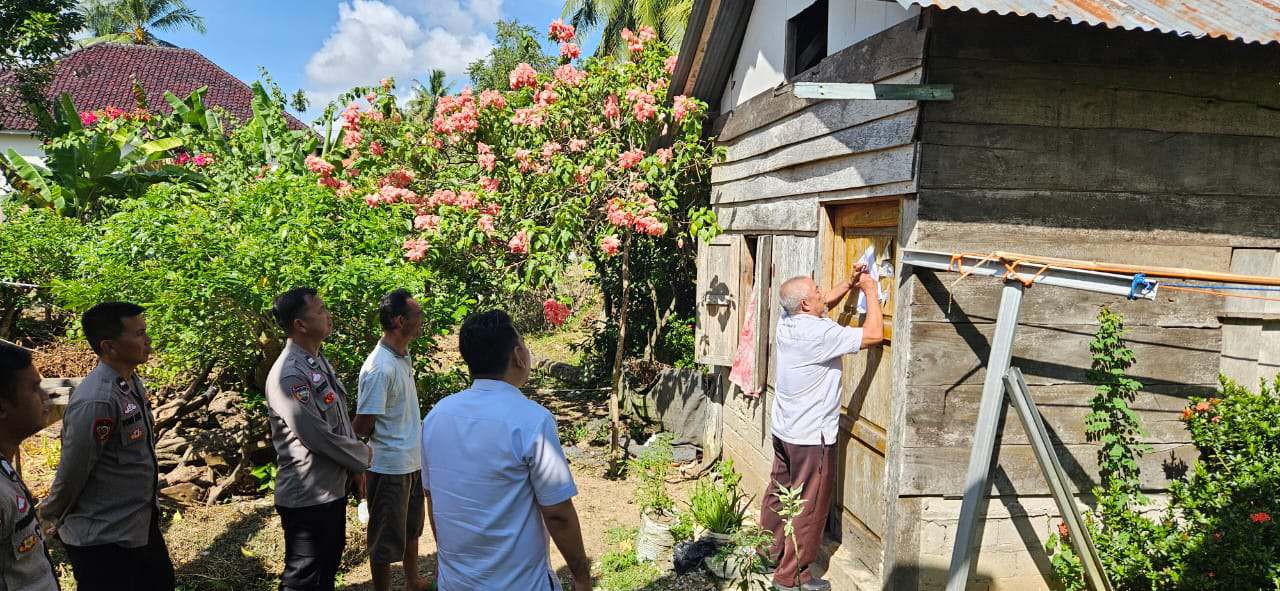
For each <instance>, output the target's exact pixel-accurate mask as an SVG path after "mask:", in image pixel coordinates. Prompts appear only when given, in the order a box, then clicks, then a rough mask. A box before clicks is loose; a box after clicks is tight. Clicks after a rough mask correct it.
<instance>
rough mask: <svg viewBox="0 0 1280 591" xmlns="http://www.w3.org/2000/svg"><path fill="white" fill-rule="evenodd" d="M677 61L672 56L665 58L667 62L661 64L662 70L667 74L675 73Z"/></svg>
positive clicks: (676, 58) (675, 57)
mask: <svg viewBox="0 0 1280 591" xmlns="http://www.w3.org/2000/svg"><path fill="white" fill-rule="evenodd" d="M677 61H679V59H678V57H677V56H674V55H672V56H670V57H668V58H667V61H665V62H663V63H662V68H663V69H664V70H666V71H667V73H668V74H674V73H675V72H676V62H677Z"/></svg>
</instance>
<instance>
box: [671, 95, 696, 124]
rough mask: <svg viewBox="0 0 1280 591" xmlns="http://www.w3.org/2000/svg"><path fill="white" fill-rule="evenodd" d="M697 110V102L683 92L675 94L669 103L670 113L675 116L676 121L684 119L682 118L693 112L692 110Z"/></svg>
mask: <svg viewBox="0 0 1280 591" xmlns="http://www.w3.org/2000/svg"><path fill="white" fill-rule="evenodd" d="M697 110H698V104H697V103H695V102H694V101H693V99H691V98H689V97H687V96H685V95H683V94H682V95H679V96H677V97H676V98H675V99H674V100H673V101H672V103H671V115H672V116H673V117H674V118H675V120H676V121H682V120H684V118H685V117H686V116H688V115H689V113H693V112H694V111H697Z"/></svg>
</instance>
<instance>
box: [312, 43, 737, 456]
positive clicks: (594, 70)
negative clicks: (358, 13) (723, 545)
mask: <svg viewBox="0 0 1280 591" xmlns="http://www.w3.org/2000/svg"><path fill="white" fill-rule="evenodd" d="M549 36H550V37H551V38H552V39H553V40H555V41H558V42H560V44H561V50H560V54H561V58H560V61H561V64H560V66H559V67H558V68H556V70H555V71H554V73H552V74H547V75H540V74H538V73H537V72H536V71H535V70H534V69H533V68H532V67H530V66H528V65H527V64H520V65H518V66H517V67H515V68H514V69H513V70H512V71H511V72H510V75H509V80H508V81H509V86H510V88H509V90H504V91H496V90H486V91H484V92H481V93H479V94H475V93H472V92H471V91H470V90H469V89H464V90H463V91H462V92H461V93H460V94H458V95H456V96H445V97H441V98H440V100H439V102H438V103H437V105H436V108H435V113H434V117H433V118H432V120H431V121H430V124H429V125H419V124H416V123H414V118H412V117H408V116H407V113H405V112H404V111H403V110H402V109H401V108H400V107H399V105H397V103H396V101H395V98H394V96H393V95H392V91H393V90H394V82H393V81H391V80H385V81H383V83H382V85H380V86H379V87H376V88H368V89H357V90H356V91H355V92H354V93H353V94H351V95H348V96H347V97H344V99H345V100H350V99H357V100H354V101H352V102H350V103H349V104H347V106H346V108H345V109H344V110H342V111H341V114H340V115H339V117H338V122H337V125H338V127H339V128H340V131H339V132H338V133H336V134H335V135H334V139H333V141H332V142H331V145H329V146H326V148H325V151H324V153H323V155H322V156H320V157H312V158H310V159H308V161H307V166H308V168H309V169H310V170H311V171H312V172H314V173H315V174H316V175H317V177H318V178H317V182H318V183H320V184H322V185H325V186H328V187H331V188H333V189H334V190H335V191H338V192H340V193H341V194H346V195H350V196H351V198H352V199H362V200H364V201H365V202H366V203H368V205H369V206H370V207H378V208H385V209H386V210H387V214H388V219H389V220H392V221H393V222H394V223H403V224H404V225H405V226H404V227H405V233H406V236H405V242H404V256H405V257H406V258H407V259H409V260H411V261H419V262H422V263H423V264H433V265H436V266H439V267H442V268H453V269H455V270H457V271H458V272H461V273H465V274H466V275H467V276H469V277H473V278H476V284H477V285H478V286H480V287H481V288H482V289H483V286H484V285H485V284H486V283H488V284H489V285H501V286H502V287H504V288H506V289H528V288H539V289H547V288H554V286H555V285H556V279H557V277H558V276H559V275H560V274H561V273H562V272H563V271H565V270H566V269H568V268H570V267H571V266H573V265H575V264H582V263H583V262H586V261H595V262H597V264H596V265H595V268H596V270H597V272H603V269H602V268H601V267H602V266H603V265H602V264H599V263H601V262H602V261H605V262H607V259H609V258H611V257H620V258H621V261H620V262H621V278H622V284H623V287H622V292H621V298H620V303H619V306H618V314H617V322H618V327H619V332H620V335H619V346H618V347H617V353H616V356H615V359H614V369H613V384H614V392H613V396H612V397H611V400H610V413H611V418H612V419H613V424H614V442H615V445H616V443H617V429H618V426H619V424H620V423H619V416H618V402H619V390H620V383H621V368H622V356H623V349H624V347H623V346H622V343H624V342H625V341H626V326H627V324H626V318H627V310H628V307H629V305H630V302H629V301H628V299H629V298H628V283H629V281H630V269H631V263H630V257H631V253H632V249H633V246H634V245H636V244H637V242H638V241H642V240H652V239H656V238H659V237H667V238H670V237H672V236H675V237H677V240H678V241H679V242H680V243H681V244H683V242H684V238H683V237H688V238H689V239H690V242H689V244H690V245H692V244H693V243H694V242H693V241H694V240H697V239H708V238H710V237H711V236H713V235H714V234H715V233H716V232H718V231H719V229H718V227H717V225H716V222H715V216H714V215H713V214H712V212H711V210H710V209H709V208H708V207H707V206H706V205H705V204H704V203H701V202H700V201H699V200H698V199H697V198H696V197H695V196H698V195H701V194H702V192H701V191H698V190H697V187H698V182H699V181H700V180H702V179H704V178H705V175H706V174H707V173H708V171H709V170H710V167H711V165H712V163H713V162H714V161H715V159H716V157H717V152H716V150H715V149H714V148H713V147H712V145H711V144H710V143H709V142H708V141H706V140H705V139H704V138H703V135H702V124H703V117H704V114H705V110H706V105H705V104H704V103H702V102H701V101H699V100H697V99H694V98H691V97H686V96H669V95H670V93H669V92H668V88H667V86H668V81H669V76H670V74H671V72H672V70H673V69H674V66H675V56H674V55H672V53H671V50H670V49H669V48H668V47H667V46H665V45H663V44H662V43H660V42H657V41H655V39H654V37H655V35H654V33H653V31H652V30H648V29H642V30H641V31H639V32H637V33H632V32H631V31H623V37H624V38H625V40H626V41H627V43H628V46H629V48H630V59H629V60H627V61H624V62H616V61H614V60H613V59H612V58H592V59H589V60H587V61H586V62H585V63H582V62H579V61H578V60H579V58H580V54H581V52H580V50H579V49H578V46H577V44H576V43H575V32H574V30H573V27H571V26H569V25H565V24H563V23H561V22H559V21H557V22H555V23H552V25H551V27H550V29H549ZM345 100H344V102H345ZM572 308H573V302H571V301H568V300H567V299H565V298H563V297H555V298H551V299H549V300H548V301H547V302H545V304H544V311H545V313H546V319H547V321H548V322H549V323H551V324H553V325H559V324H560V323H562V322H564V320H565V319H566V318H567V317H569V316H570V315H571V314H572V311H573V310H572Z"/></svg>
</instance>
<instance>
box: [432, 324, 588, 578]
mask: <svg viewBox="0 0 1280 591" xmlns="http://www.w3.org/2000/svg"><path fill="white" fill-rule="evenodd" d="M458 349H459V351H460V352H461V353H462V359H463V360H464V361H466V363H467V369H468V370H469V371H470V372H471V378H472V380H473V383H472V385H471V387H470V388H468V389H466V390H463V391H461V392H458V393H456V394H451V395H449V396H446V397H445V398H444V399H443V400H441V401H440V402H439V403H437V404H436V406H435V407H434V408H432V409H431V412H430V413H428V414H427V418H426V420H425V421H423V425H422V483H423V486H424V487H425V488H426V491H427V508H428V511H429V514H430V516H431V529H432V531H433V532H434V533H435V536H436V546H437V548H438V549H439V559H440V569H439V570H440V574H439V579H438V586H439V590H440V591H479V590H482V589H483V590H486V591H488V590H490V589H492V590H495V591H497V590H503V591H507V590H510V591H549V590H555V591H559V590H560V589H561V585H560V579H559V578H558V577H556V575H555V572H553V571H552V570H551V561H550V556H549V552H550V548H549V546H548V543H547V538H548V534H550V537H551V538H552V539H554V540H555V542H556V547H557V548H559V549H560V553H561V554H562V555H564V557H565V560H566V561H567V562H568V563H569V571H570V572H571V573H572V574H573V589H574V591H590V590H591V561H590V560H588V559H587V554H586V551H585V550H584V549H583V545H582V530H581V529H580V526H579V524H578V513H577V511H576V510H575V509H574V507H573V497H574V496H575V495H577V494H578V489H577V486H576V485H574V483H573V474H571V473H570V472H569V463H568V462H567V461H565V458H564V451H563V450H561V449H560V439H559V437H558V436H557V435H556V420H555V417H553V416H552V415H551V413H550V412H549V411H547V409H545V408H543V407H542V406H541V405H539V404H538V403H536V402H534V401H532V400H529V399H528V398H525V396H524V394H522V393H521V392H520V389H519V388H520V386H523V385H524V384H525V383H526V382H528V380H529V373H530V370H531V369H532V366H533V363H532V361H533V359H532V356H531V355H530V354H529V349H528V348H526V347H525V344H524V339H522V338H520V334H519V333H518V332H516V329H515V327H514V326H512V324H511V317H510V316H508V315H507V313H506V312H502V311H499V310H495V311H491V312H484V313H479V314H473V315H471V316H470V317H468V318H467V319H466V321H464V322H463V323H462V329H461V330H460V331H459V332H458Z"/></svg>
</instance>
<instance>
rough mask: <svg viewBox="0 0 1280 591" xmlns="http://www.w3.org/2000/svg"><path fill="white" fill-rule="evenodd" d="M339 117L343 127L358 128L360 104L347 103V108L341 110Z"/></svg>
mask: <svg viewBox="0 0 1280 591" xmlns="http://www.w3.org/2000/svg"><path fill="white" fill-rule="evenodd" d="M341 117H342V128H343V129H348V130H358V129H360V105H357V104H355V103H351V104H349V105H347V108H346V109H343V110H342V115H341Z"/></svg>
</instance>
